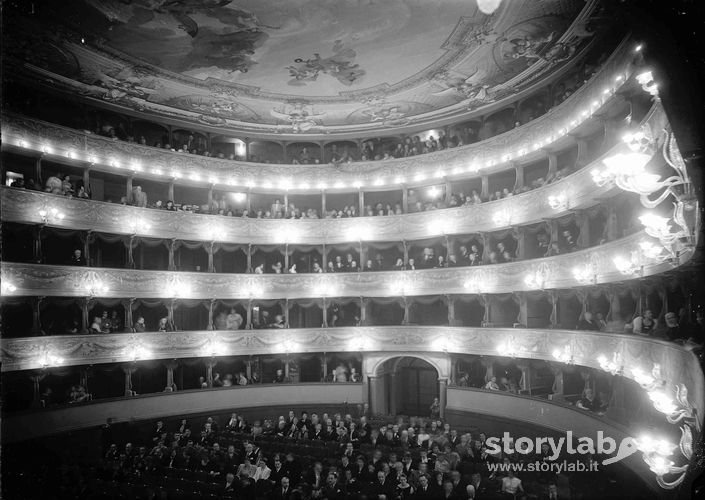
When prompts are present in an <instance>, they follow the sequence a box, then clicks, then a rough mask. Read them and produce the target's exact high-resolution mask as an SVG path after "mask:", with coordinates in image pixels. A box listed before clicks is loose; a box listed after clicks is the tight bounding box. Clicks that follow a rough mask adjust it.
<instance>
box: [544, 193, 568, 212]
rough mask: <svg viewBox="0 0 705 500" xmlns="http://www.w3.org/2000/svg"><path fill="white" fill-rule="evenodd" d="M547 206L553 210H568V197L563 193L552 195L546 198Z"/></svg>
mask: <svg viewBox="0 0 705 500" xmlns="http://www.w3.org/2000/svg"><path fill="white" fill-rule="evenodd" d="M548 206H549V207H551V209H553V210H568V197H567V196H566V194H565V193H559V194H555V195H553V194H552V195H550V196H549V197H548Z"/></svg>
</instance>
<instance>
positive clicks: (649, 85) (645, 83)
mask: <svg viewBox="0 0 705 500" xmlns="http://www.w3.org/2000/svg"><path fill="white" fill-rule="evenodd" d="M636 81H637V83H638V84H639V85H641V88H642V90H643V91H644V92H648V93H649V94H651V95H652V96H654V97H658V84H657V83H656V82H655V81H654V75H653V74H652V73H651V71H644V72H643V73H640V74H638V75H636Z"/></svg>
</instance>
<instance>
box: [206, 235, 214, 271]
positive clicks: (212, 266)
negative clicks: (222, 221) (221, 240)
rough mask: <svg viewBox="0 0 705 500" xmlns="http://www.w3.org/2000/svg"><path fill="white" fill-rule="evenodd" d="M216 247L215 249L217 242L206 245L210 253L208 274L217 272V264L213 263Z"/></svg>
mask: <svg viewBox="0 0 705 500" xmlns="http://www.w3.org/2000/svg"><path fill="white" fill-rule="evenodd" d="M214 247H215V242H213V241H211V242H209V243H206V251H207V252H208V272H209V273H214V272H215V262H213V257H214V256H215V252H214V251H213V250H214Z"/></svg>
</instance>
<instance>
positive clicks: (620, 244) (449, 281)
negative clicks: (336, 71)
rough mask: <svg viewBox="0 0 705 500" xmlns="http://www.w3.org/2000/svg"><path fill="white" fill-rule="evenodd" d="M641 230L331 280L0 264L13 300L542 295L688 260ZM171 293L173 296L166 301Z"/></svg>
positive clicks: (688, 252) (656, 270)
mask: <svg viewBox="0 0 705 500" xmlns="http://www.w3.org/2000/svg"><path fill="white" fill-rule="evenodd" d="M649 239H650V237H649V236H647V235H646V234H645V233H644V232H639V233H636V234H634V235H631V236H628V237H626V238H622V239H620V240H616V241H613V242H610V243H607V244H604V245H600V246H598V247H595V248H590V249H586V250H582V251H578V252H574V253H569V254H564V255H558V256H555V257H547V258H542V259H533V260H525V261H519V262H510V263H505V264H493V265H485V266H480V267H456V268H446V269H426V270H419V271H386V272H369V273H335V274H264V275H254V274H216V273H186V272H165V271H142V270H133V269H99V268H86V267H69V266H45V265H38V264H17V263H8V262H3V263H2V279H3V280H7V281H8V282H10V283H12V284H13V285H14V286H15V287H16V290H15V291H14V292H12V295H15V296H27V295H30V296H59V297H81V296H85V295H86V293H87V292H86V286H87V285H89V284H91V283H101V286H105V287H107V291H105V292H99V293H100V296H104V297H120V298H125V297H136V298H154V297H162V298H167V299H168V298H176V297H177V296H178V298H179V299H211V298H219V299H249V298H255V299H303V298H320V297H321V296H322V295H326V296H328V297H399V296H402V295H403V296H408V297H412V296H421V295H443V294H466V293H507V292H520V291H530V290H533V289H536V288H535V287H532V286H530V285H529V284H527V283H526V281H525V279H526V277H527V276H528V275H530V274H531V275H537V274H540V278H541V282H542V288H543V289H565V288H573V287H578V286H581V285H583V283H581V282H580V281H578V280H577V279H576V277H575V276H574V271H575V269H576V268H579V267H584V266H586V265H589V266H591V268H592V269H594V271H595V274H594V277H593V280H592V283H593V284H601V283H611V282H615V281H623V280H625V279H631V278H634V277H637V276H641V277H646V276H652V275H656V274H659V273H663V272H666V271H668V270H671V269H673V268H674V266H675V265H682V264H684V263H686V262H687V261H688V260H689V259H690V258H691V257H692V255H693V251H692V248H686V249H684V250H683V252H682V253H681V255H680V257H679V260H678V261H677V262H671V261H662V260H655V259H648V258H646V256H642V254H641V250H640V246H639V243H640V242H643V241H645V240H649ZM618 255H619V256H622V257H625V256H626V258H629V256H639V259H640V264H641V265H640V267H639V268H638V269H637V270H635V273H638V274H634V275H630V276H625V275H623V274H620V272H619V271H617V269H616V268H615V265H614V263H613V259H614V258H615V257H616V256H618ZM170 291H173V293H176V294H177V295H169V294H170V293H172V292H170Z"/></svg>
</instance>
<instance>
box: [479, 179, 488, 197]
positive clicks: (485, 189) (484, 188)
mask: <svg viewBox="0 0 705 500" xmlns="http://www.w3.org/2000/svg"><path fill="white" fill-rule="evenodd" d="M489 196H490V178H489V176H487V175H483V176H482V191H481V192H480V197H481V198H482V200H483V201H485V200H486V199H487V198H489Z"/></svg>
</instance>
